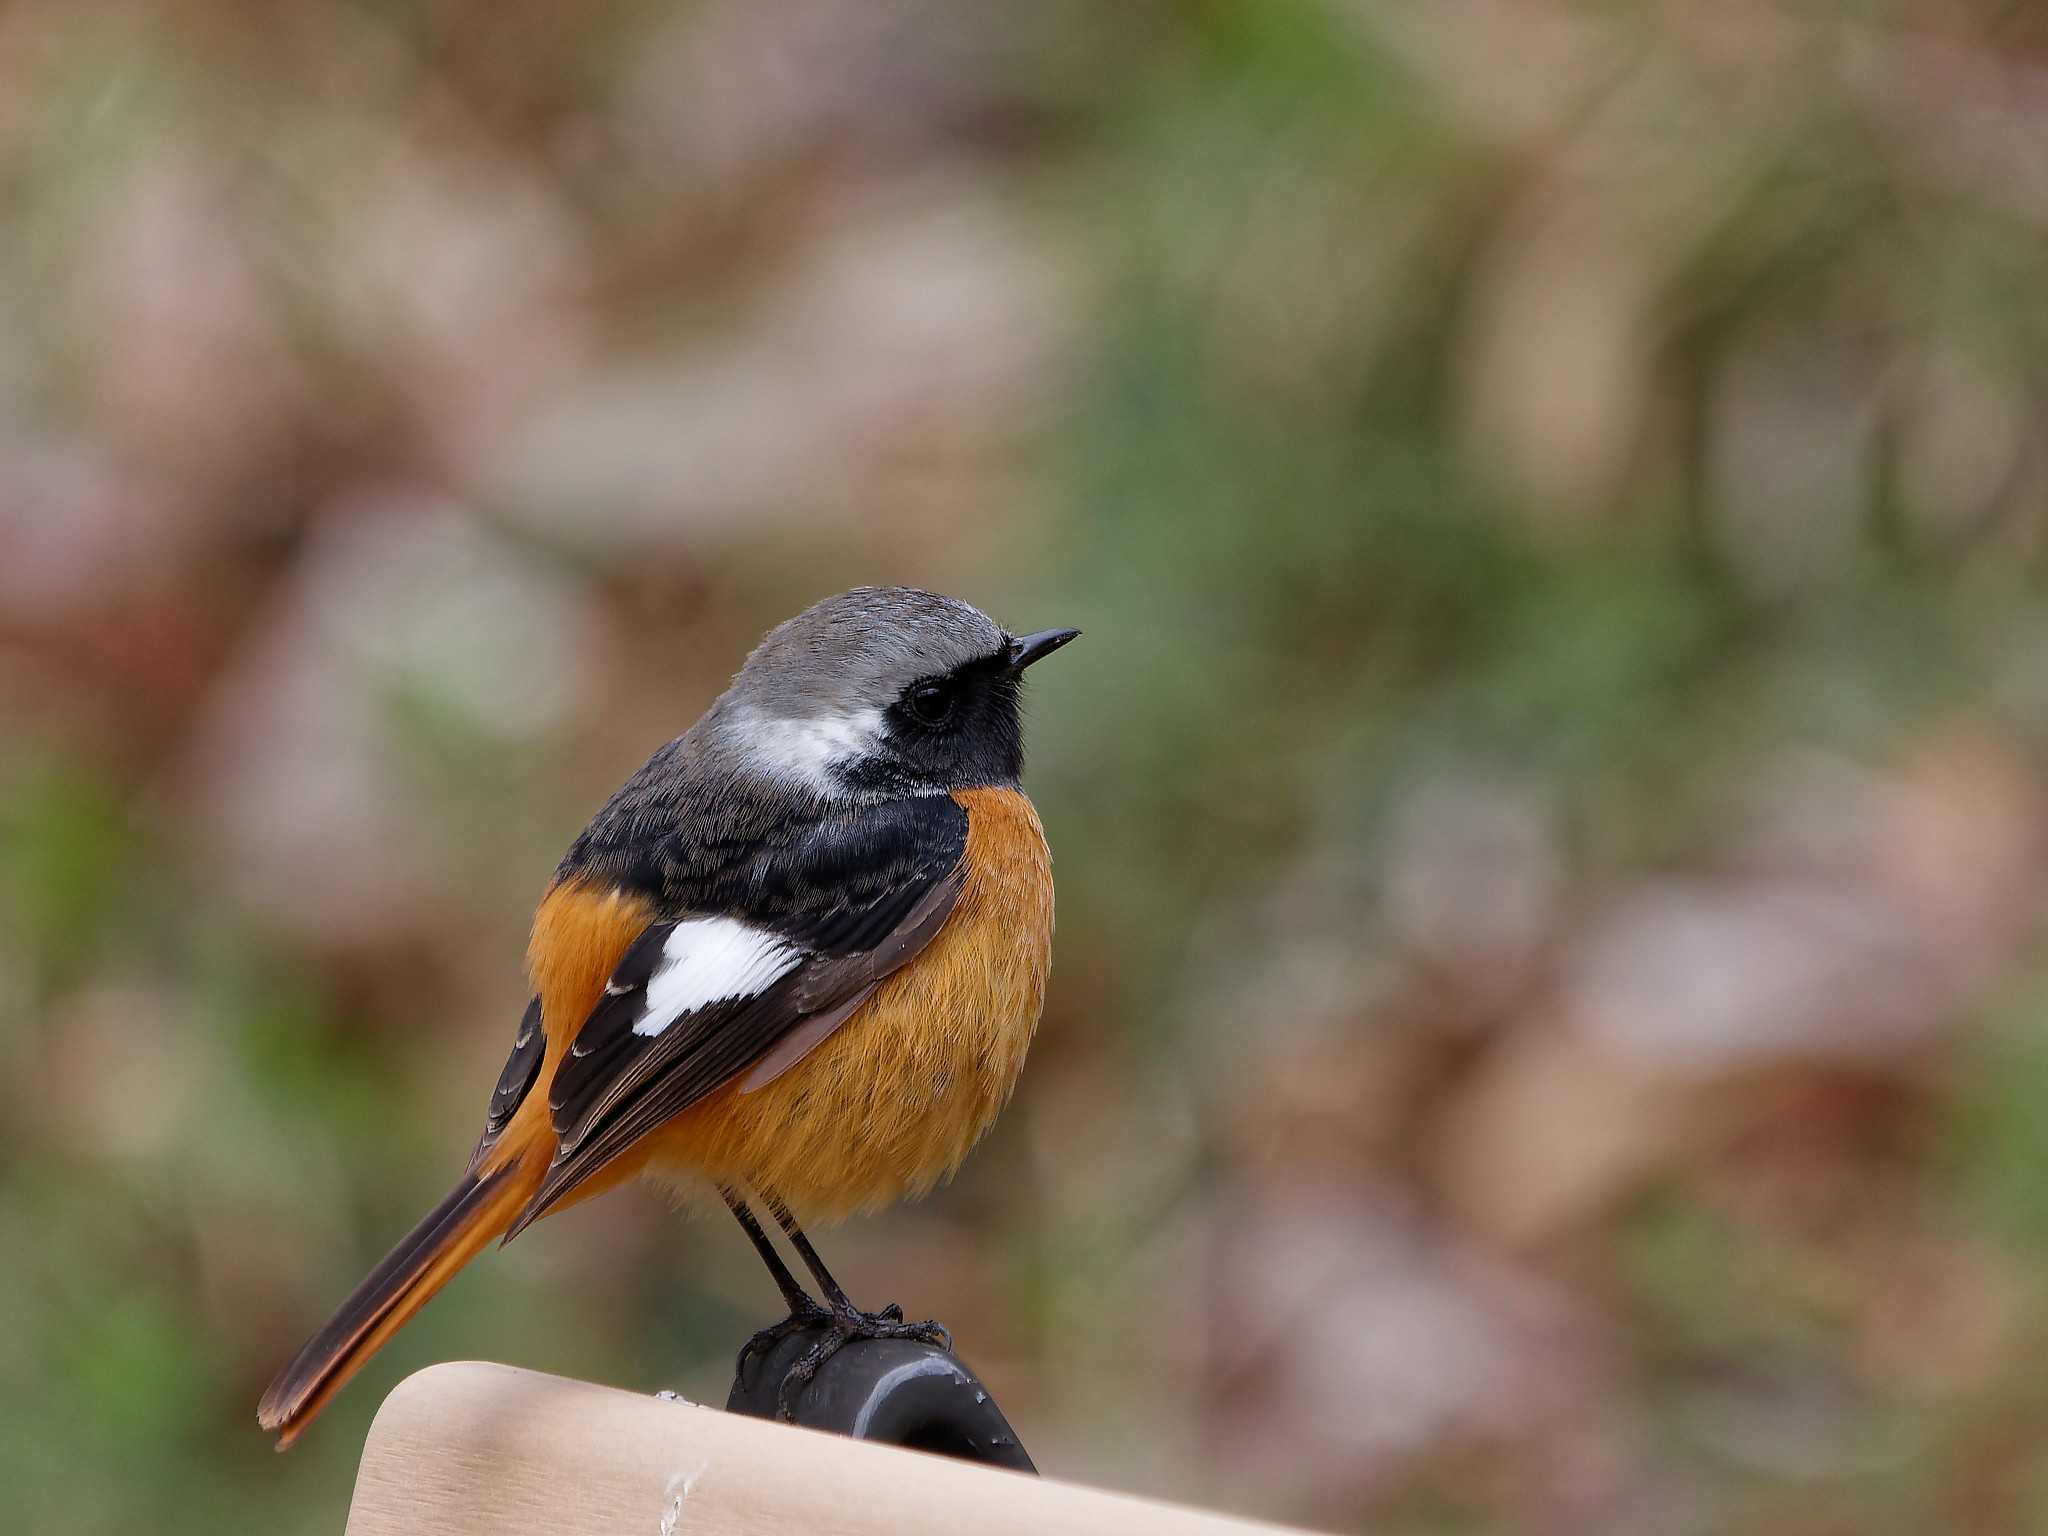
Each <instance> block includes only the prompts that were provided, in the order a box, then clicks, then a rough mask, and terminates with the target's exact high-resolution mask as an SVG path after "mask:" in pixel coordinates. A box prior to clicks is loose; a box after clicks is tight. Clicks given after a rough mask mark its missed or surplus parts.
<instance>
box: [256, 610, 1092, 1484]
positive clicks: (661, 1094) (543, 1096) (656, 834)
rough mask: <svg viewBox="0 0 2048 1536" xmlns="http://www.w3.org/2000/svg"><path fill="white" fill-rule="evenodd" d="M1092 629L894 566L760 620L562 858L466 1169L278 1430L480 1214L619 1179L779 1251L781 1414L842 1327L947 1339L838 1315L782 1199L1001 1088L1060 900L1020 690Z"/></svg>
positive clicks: (450, 1253) (290, 1398)
mask: <svg viewBox="0 0 2048 1536" xmlns="http://www.w3.org/2000/svg"><path fill="white" fill-rule="evenodd" d="M1078 633H1079V631H1078V630H1072V629H1049V630H1043V631H1041V632H1039V633H1037V634H1031V635H1021V636H1019V635H1012V634H1010V633H1008V632H1007V631H1005V630H1004V629H1002V628H1001V627H1000V626H999V625H997V624H996V623H995V622H994V620H992V619H990V618H989V617H988V616H987V615H986V614H984V613H982V612H981V611H980V610H979V609H977V608H974V607H971V606H970V605H968V604H967V603H964V602H960V601H957V600H955V599H953V598H948V597H941V596H938V595H937V594H935V593H931V592H923V591H918V590H916V589H914V588H910V587H858V588H855V589H854V590H852V591H850V592H845V593H842V594H840V595H839V596H837V597H832V598H827V599H826V600H825V601H823V602H821V603H818V604H816V605H815V606H813V607H811V608H809V609H806V610H805V611H804V612H803V613H800V614H798V615H797V616H796V617H795V618H793V619H790V620H788V621H787V622H785V623H783V624H781V625H779V626H778V627H776V628H775V629H774V630H772V631H770V632H769V634H768V636H767V638H766V639H764V640H763V641H762V642H761V644H760V645H759V647H757V648H756V649H755V651H754V652H753V654H752V655H750V656H749V657H748V658H747V660H746V664H745V665H744V666H743V667H741V669H740V671H739V675H738V676H737V677H735V678H734V679H733V682H732V685H731V686H730V687H729V688H727V689H726V691H725V692H724V693H723V694H722V695H721V696H720V697H719V698H718V700H717V701H716V702H715V703H713V704H712V706H711V708H710V709H709V710H707V711H706V712H705V713H704V715H703V717H702V718H701V719H699V720H698V721H697V723H696V724H695V725H693V726H691V727H690V729H689V730H687V731H685V732H684V733H683V734H682V735H681V736H678V737H676V738H675V739H674V740H673V741H671V742H669V743H668V744H667V745H666V746H663V747H662V748H660V749H659V750H658V751H656V752H655V754H654V755H653V756H652V757H651V758H649V759H648V760H647V763H646V764H645V765H644V766H643V767H642V768H641V769H640V770H639V772H637V773H635V774H634V775H633V776H632V777H631V778H630V779H628V780H627V781H626V782H625V784H624V785H623V786H622V787H621V788H620V789H619V791H618V793H616V794H615V795H613V796H612V798H611V800H610V801H609V802H608V803H607V804H606V805H605V807H604V809H602V810H601V811H599V812H598V813H597V816H596V817H595V818H594V819H593V820H592V821H591V823H590V824H589V825H588V826H587V827H585V828H584V829H583V832H582V833H581V835H579V836H578V837H577V839H576V840H575V842H574V843H573V844H571V845H570V848H569V851H568V853H567V855H566V856H564V858H563V859H562V862H561V864H560V865H559V866H558V867H557V868H556V870H555V873H554V877H553V879H552V880H551V881H550V882H549V883H548V887H547V892H546V894H545V896H544V897H543V898H542V900H541V903H540V908H539V910H538V912H537V913H536V914H535V916H534V921H533V931H532V937H531V939H530V941H529V943H528V946H527V954H526V965H527V971H528V974H529V976H530V978H531V982H532V988H533V1000H532V1001H531V1002H529V1003H528V1004H527V1005H526V1011H525V1014H524V1016H523V1017H522V1018H521V1019H520V1021H519V1026H518V1029H517V1030H516V1031H515V1033H514V1035H513V1040H512V1054H511V1056H510V1057H509V1058H508V1059H507V1060H506V1062H505V1069H504V1071H503V1072H502V1073H500V1074H499V1076H498V1084H497V1087H496V1088H495V1089H494V1090H493V1091H492V1094H491V1100H490V1105H489V1109H488V1111H487V1113H486V1115H485V1118H484V1127H483V1133H482V1135H481V1137H480V1138H479V1139H478V1141H477V1144H476V1150H475V1151H474V1152H472V1153H471V1154H470V1159H469V1166H468V1168H467V1169H466V1170H465V1171H464V1173H463V1175H462V1178H461V1179H460V1180H459V1181H458V1182H457V1183H456V1185H455V1187H454V1188H453V1189H451V1190H450V1191H449V1192H448V1194H447V1195H446V1197H444V1198H443V1199H442V1201H441V1203H440V1204H439V1205H437V1206H435V1207H434V1209H433V1210H432V1211H430V1212H428V1214H427V1215H426V1217H425V1218H424V1219H423V1220H422V1221H421V1222H420V1224H419V1225H418V1226H416V1227H414V1228H413V1230H412V1231H411V1232H410V1233H408V1234H407V1235H406V1236H405V1238H404V1239H403V1240H402V1241H400V1243H399V1244H398V1246H397V1247H396V1248H394V1249H392V1250H391V1252H390V1253H389V1254H387V1255H386V1256H385V1258H384V1261H383V1262H382V1263H380V1264H379V1265H378V1266H377V1267H376V1268H375V1269H373V1270H372V1271H371V1272H370V1273H369V1275H368V1276H367V1277H366V1278H365V1279H364V1280H363V1282H362V1284H360V1285H358V1286H357V1287H356V1289H355V1291H354V1292H353V1294H351V1295H350V1296H349V1298H348V1300H346V1301H345V1302H343V1303H342V1305H341V1308H340V1310H339V1311H337V1312H336V1313H335V1314H334V1316H333V1317H332V1318H331V1319H330V1320H329V1321H328V1323H327V1325H326V1326H325V1327H323V1328H322V1329H321V1330H320V1331H319V1332H318V1333H316V1334H315V1335H314V1336H313V1337H312V1338H311V1339H310V1340H309V1341H308V1342H307V1343H306V1345H305V1347H304V1348H303V1349H301V1350H300V1351H299V1353H298V1355H297V1356H296V1357H295V1358H294V1359H293V1360H292V1362H291V1363H290V1364H289V1365H287V1366H286V1367H285V1368H284V1370H283V1371H282V1372H281V1373H279V1375H278V1378H277V1380H276V1381H274V1382H272V1383H271V1386H270V1390H269V1391H267V1392H266V1393H264V1395H263V1400H262V1402H261V1403H260V1404H259V1405H258V1406H257V1410H256V1417H257V1422H258V1423H260V1424H261V1425H262V1426H263V1428H264V1429H266V1430H272V1431H275V1432H276V1433H277V1437H278V1440H277V1445H278V1449H280V1450H283V1449H284V1448H286V1447H287V1446H289V1445H290V1444H291V1443H292V1442H293V1441H294V1440H295V1439H297V1438H298V1436H299V1435H300V1434H301V1433H303V1432H304V1430H305V1428H306V1426H307V1425H308V1424H309V1423H310V1422H311V1421H312V1419H313V1417H314V1416H315V1415H316V1414H318V1413H319V1412H320V1410H321V1409H322V1408H323V1407H325V1406H326V1404H327V1402H328V1401H329V1400H330V1399H331V1398H332V1397H333V1396H334V1394H335V1393H336V1392H337V1391H338V1390H340V1388H341V1386H342V1385H343V1384H344V1383H345V1382H346V1381H348V1379H349V1378H350V1377H351V1376H353V1375H354V1374H355V1373H356V1372H357V1371H358V1370H359V1369H361V1368H362V1366H363V1364H364V1363H365V1362H366V1361H367V1360H368V1359H369V1358H370V1356H371V1355H373V1354H375V1353H376V1351H377V1350H378V1349H380V1348H381V1347H383V1345H384V1343H385V1341H386V1340H388V1339H389V1338H390V1337H391V1336H392V1334H394V1333H396V1332H397V1331H398V1329H399V1328H400V1327H401V1326H402V1325H403V1324H404V1323H405V1322H406V1320H407V1319H408V1318H410V1317H411V1316H412V1315H413V1314H414V1313H415V1312H417V1311H418V1310H419V1309H420V1308H421V1307H422V1306H424V1305H425V1304H426V1303H427V1302H428V1301H429V1300H430V1299H432V1297H433V1296H434V1294H435V1293H436V1292H437V1291H439V1290H440V1289H441V1287H442V1286H444V1285H446V1284H447V1283H448V1281H449V1279H450V1278H451V1277H453V1275H454V1274H455V1272H456V1271H457V1270H459V1269H460V1268H461V1267H462V1266H463V1265H464V1264H466V1263H468V1262H469V1260H470V1259H471V1258H473V1257H475V1256H476V1254H477V1253H478V1252H479V1251H480V1250H481V1249H482V1248H483V1247H484V1246H485V1245H486V1244H487V1243H489V1242H490V1241H491V1240H492V1239H493V1238H497V1239H500V1240H502V1241H506V1242H509V1241H510V1240H511V1239H512V1238H514V1237H516V1236H518V1234H519V1233H521V1232H522V1231H524V1230H525V1229H526V1228H527V1227H528V1226H529V1225H531V1224H532V1223H533V1222H535V1221H538V1220H539V1219H540V1218H541V1217H543V1216H545V1215H547V1214H549V1213H550V1212H552V1211H558V1210H562V1209H564V1208H565V1207H567V1206H570V1205H574V1204H576V1203H577V1202H578V1201H581V1200H587V1199H589V1198H590V1197H591V1196H592V1195H596V1194H601V1193H602V1192H604V1191H605V1190H607V1189H610V1188H612V1187H613V1186H614V1185H617V1184H621V1183H623V1182H625V1181H626V1180H628V1179H631V1178H633V1177H634V1176H636V1175H639V1176H643V1177H647V1178H650V1179H653V1180H657V1181H660V1182H662V1183H666V1184H668V1185H670V1186H671V1187H673V1188H674V1189H676V1190H677V1191H678V1192H679V1193H680V1194H681V1195H682V1197H683V1198H684V1199H686V1200H688V1201H691V1202H694V1203H702V1204H714V1205H715V1204H716V1203H718V1202H723V1204H724V1205H726V1206H727V1207H729V1208H730V1209H731V1211H732V1213H733V1215H735V1216H736V1217H738V1219H739V1223H740V1225H741V1227H742V1228H744V1229H745V1231H746V1234H747V1236H748V1238H749V1239H751V1240H752V1242H753V1244H754V1246H755V1248H756V1249H757V1250H758V1251H759V1253H760V1254H761V1257H762V1259H763V1260H764V1261H765V1262H766V1264H767V1265H768V1269H769V1272H770V1274H771V1275H772V1276H773V1277H774V1280H775V1283H776V1285H777V1287H778V1288H779V1289H780V1290H781V1292H782V1296H783V1300H784V1301H785V1302H786V1303H787V1305H788V1306H789V1309H790V1315H789V1316H788V1317H787V1318H786V1319H784V1320H783V1321H782V1322H781V1323H779V1324H777V1325H775V1327H773V1328H768V1329H763V1330H762V1331H761V1332H760V1333H758V1334H756V1335H755V1336H754V1338H753V1339H751V1340H749V1342H748V1345H747V1348H746V1349H743V1350H742V1351H741V1356H740V1358H741V1362H742V1364H744V1362H745V1361H746V1359H747V1356H748V1354H749V1352H751V1351H753V1350H756V1349H760V1348H765V1347H766V1345H767V1344H768V1343H770V1342H772V1341H773V1340H774V1339H777V1338H780V1337H784V1336H786V1335H787V1334H788V1333H789V1332H791V1331H794V1330H796V1329H799V1328H807V1327H815V1326H818V1325H819V1324H823V1325H825V1326H824V1329H823V1333H822V1336H821V1339H820V1341H819V1342H818V1343H816V1344H814V1345H813V1346H812V1347H811V1348H810V1349H809V1350H808V1351H807V1352H806V1353H805V1354H804V1355H803V1356H802V1357H801V1358H800V1359H799V1360H798V1361H797V1362H796V1364H795V1365H794V1366H793V1367H792V1368H791V1370H790V1373H789V1376H788V1377H787V1378H786V1379H785V1381H784V1383H783V1390H782V1397H781V1405H782V1409H783V1413H784V1416H785V1417H787V1416H789V1412H790V1407H791V1403H792V1401H793V1398H792V1395H791V1394H792V1392H793V1391H794V1390H796V1389H797V1387H798V1386H800V1384H801V1382H802V1381H805V1380H808V1379H809V1378H810V1376H812V1375H813V1374H815V1372H816V1370H817V1368H818V1366H819V1365H820V1364H821V1363H822V1362H823V1360H824V1359H825V1358H827V1357H829V1355H830V1353H831V1352H832V1351H833V1350H834V1349H836V1348H838V1347H839V1346H840V1345H841V1344H843V1343H845V1342H846V1341H848V1340H850V1339H855V1338H915V1339H923V1340H926V1341H929V1342H935V1343H940V1344H947V1345H949V1344H950V1339H949V1338H948V1336H947V1335H946V1332H945V1330H944V1329H942V1328H940V1327H939V1326H938V1325H937V1324H936V1323H929V1322H926V1323H908V1322H905V1321H904V1320H903V1314H902V1311H901V1309H900V1308H897V1307H894V1306H890V1307H885V1308H883V1309H882V1310H881V1311H880V1312H872V1313H869V1312H862V1311H860V1310H859V1309H858V1308H856V1307H855V1306H854V1305H853V1303H852V1302H851V1301H849V1300H848V1299H847V1296H846V1293H845V1291H844V1290H842V1289H841V1288H840V1286H839V1284H838V1283H837V1282H836V1281H835V1280H833V1278H832V1276H831V1274H830V1272H829V1271H828V1270H827V1269H826V1268H825V1266H824V1264H823V1262H822V1261H820V1259H819V1258H818V1254H817V1251H816V1250H815V1249H814V1248H813V1247H812V1245H811V1243H810V1240H809V1239H808V1238H807V1237H806V1236H805V1235H804V1231H803V1227H802V1226H801V1225H800V1224H799V1223H800V1219H801V1220H804V1221H817V1220H836V1219H838V1218H841V1217H844V1216H846V1215H849V1214H851V1213H853V1212H856V1211H872V1210H876V1209H879V1208H880V1207H882V1206H885V1205H888V1204H890V1203H892V1202H894V1201H896V1200H900V1199H903V1198H905V1197H914V1196H918V1195H921V1194H924V1193H925V1192H926V1191H928V1190H929V1189H931V1188H932V1186H933V1185H934V1184H936V1183H938V1182H939V1181H940V1180H941V1179H944V1178H946V1177H947V1176H949V1175H950V1174H951V1173H952V1172H953V1171H954V1169H956V1168H957V1167H959V1165H960V1163H961V1161H962V1159H964V1158H965V1157H966V1156H967V1153H968V1151H969V1149H970V1148H972V1147H973V1145H974V1144H975V1142H976V1141H978V1140H979V1139H980V1138H981V1135H982V1133H983V1132H985V1131H986V1130H987V1129H988V1128H989V1125H990V1124H991V1123H992V1122H993V1121H994V1119H995V1117H996V1114H997V1112H998V1111H1000V1110H1001V1108H1002V1107H1003V1105H1004V1103H1005V1102H1006V1101H1007V1100H1008V1099H1009V1097H1010V1093H1011V1090H1012V1089H1013V1088H1014V1087H1015V1085H1016V1081H1017V1074H1018V1072H1019V1071H1020V1070H1021V1069H1022V1067H1023V1065H1024V1056H1025V1052H1026V1051H1027V1049H1028V1048H1029V1047H1030V1044H1031V1037H1032V1034H1033V1032H1034V1031H1035V1030H1036V1028H1037V1024H1038V1015H1039V1009H1040V1006H1041V1004H1042V1003H1043V1001H1044V996H1045V979H1046V971H1047V968H1048V966H1049V964H1050V961H1051V953H1052V915H1053V901H1052V865H1051V858H1050V855H1049V854H1048V852H1047V850H1046V845H1045V835H1044V832H1043V830H1042V829H1041V827H1040V825H1039V821H1038V815H1037V813H1036V812H1035V811H1034V810H1033V809H1032V805H1031V802H1030V800H1029V799H1027V798H1026V797H1025V795H1024V792H1023V790H1022V788H1021V787H1020V784H1019V779H1020V775H1021V773H1022V771H1023V761H1024V750H1023V730H1022V724H1021V721H1020V719H1019V716H1018V693H1019V688H1020V683H1021V681H1022V677H1023V673H1024V669H1025V668H1027V667H1029V666H1031V665H1032V664H1033V663H1034V662H1036V661H1039V660H1040V659H1042V658H1043V657H1045V656H1048V655H1050V654H1051V653H1052V652H1054V651H1056V650H1058V649H1059V648H1060V647H1061V646H1063V645H1065V644H1066V643H1067V642H1068V641H1069V640H1072V639H1073V638H1074V637H1075V636H1076V635H1077V634H1078ZM750 1198H751V1199H752V1200H755V1201H758V1202H759V1203H760V1204H761V1206H762V1207H763V1208H764V1209H765V1210H767V1211H768V1213H769V1214H770V1215H771V1216H772V1217H773V1219H774V1220H775V1222H776V1223H777V1224H778V1225H779V1226H780V1227H781V1228H782V1230H783V1232H784V1233H785V1234H786V1235H787V1237H788V1239H789V1241H790V1244H791V1246H792V1247H793V1248H794V1249H795V1251H796V1253H797V1255H798V1257H799V1258H800V1259H801V1260H802V1261H803V1264H804V1266H805V1268H807V1269H808V1270H809V1271H810V1274H811V1276H812V1278H813V1279H814V1280H815V1281H816V1282H817V1285H818V1289H819V1292H820V1294H821V1296H822V1298H823V1304H822V1305H820V1303H819V1302H817V1301H814V1300H813V1299H812V1298H811V1296H810V1294H809V1293H808V1292H807V1291H806V1290H805V1289H804V1287H803V1286H802V1285H801V1284H799V1283H798V1281H797V1280H796V1278H795V1277H794V1275H793V1274H792V1273H791V1272H790V1269H789V1267H788V1266H787V1265H786V1264H785V1263H784V1262H783V1260H782V1258H781V1256H780V1255H779V1253H778V1252H777V1251H776V1248H775V1246H774V1244H773V1243H772V1242H771V1241H770V1239H769V1237H768V1235H767V1233H766V1231H765V1230H764V1228H763V1226H762V1224H761V1222H760V1221H759V1220H758V1219H757V1218H756V1216H755V1215H754V1212H753V1209H752V1207H751V1206H750V1205H749V1203H748V1201H749V1199H750Z"/></svg>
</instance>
